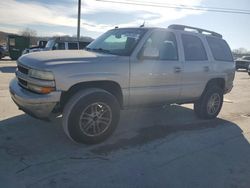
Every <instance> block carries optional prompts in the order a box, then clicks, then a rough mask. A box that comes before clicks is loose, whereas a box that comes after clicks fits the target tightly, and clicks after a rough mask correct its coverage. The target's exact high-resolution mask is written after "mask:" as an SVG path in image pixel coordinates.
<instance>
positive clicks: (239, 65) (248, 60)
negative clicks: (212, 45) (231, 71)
mask: <svg viewBox="0 0 250 188" xmlns="http://www.w3.org/2000/svg"><path fill="white" fill-rule="evenodd" d="M235 63H236V70H238V69H245V70H248V66H249V65H250V56H243V57H241V58H238V59H236V60H235Z"/></svg>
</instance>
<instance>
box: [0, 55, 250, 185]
mask: <svg viewBox="0 0 250 188" xmlns="http://www.w3.org/2000/svg"><path fill="white" fill-rule="evenodd" d="M15 69H16V63H15V61H10V60H8V59H4V60H0V187H1V188H16V187H19V188H40V187H41V188H42V187H49V188H50V187H51V188H57V187H58V188H64V187H66V188H78V187H79V188H82V187H88V188H90V187H107V188H112V187H114V188H119V187H122V188H123V187H138V188H140V187H142V188H147V187H149V188H151V187H152V188H155V187H157V188H158V187H164V188H249V187H250V143H249V141H250V76H248V74H247V73H246V72H243V71H240V72H237V73H236V77H235V82H234V88H233V90H232V92H231V93H230V94H227V95H226V96H225V100H224V104H223V108H222V111H221V113H220V115H219V117H218V118H217V119H214V120H200V119H198V118H197V117H196V116H195V115H194V112H193V105H191V104H189V105H181V106H179V105H171V106H163V107H161V108H140V109H131V110H125V111H122V115H121V120H120V124H119V126H118V128H117V130H116V131H115V132H114V134H113V135H112V136H111V138H110V139H108V140H107V141H105V142H103V143H101V144H98V145H84V144H76V143H73V142H72V141H71V140H69V139H68V138H67V137H66V136H65V134H64V132H63V130H62V126H61V118H60V117H59V118H57V119H55V120H53V121H52V122H44V121H40V120H37V119H34V118H32V117H30V116H28V115H25V114H24V113H23V112H22V111H20V110H18V109H17V107H16V105H15V104H14V103H13V102H12V100H11V98H10V95H9V91H8V84H9V81H10V80H11V79H12V78H13V77H14V72H15Z"/></svg>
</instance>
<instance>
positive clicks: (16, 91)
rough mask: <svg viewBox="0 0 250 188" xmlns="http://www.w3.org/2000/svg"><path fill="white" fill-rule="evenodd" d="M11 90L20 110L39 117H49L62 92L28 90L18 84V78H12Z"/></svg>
mask: <svg viewBox="0 0 250 188" xmlns="http://www.w3.org/2000/svg"><path fill="white" fill-rule="evenodd" d="M9 91H10V94H11V98H12V100H13V101H14V102H15V103H16V105H17V106H18V107H19V109H20V110H23V111H24V112H26V113H27V114H29V115H31V116H33V117H36V118H39V119H46V118H49V117H50V115H51V114H52V111H53V109H54V108H55V106H56V104H57V103H59V101H60V97H61V92H59V91H55V92H51V93H50V94H37V93H33V92H31V91H28V90H27V89H24V88H22V87H21V86H20V85H19V84H18V81H17V79H16V78H14V79H13V80H11V82H10V86H9Z"/></svg>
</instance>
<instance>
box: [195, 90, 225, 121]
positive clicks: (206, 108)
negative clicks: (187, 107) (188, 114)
mask: <svg viewBox="0 0 250 188" xmlns="http://www.w3.org/2000/svg"><path fill="white" fill-rule="evenodd" d="M222 104H223V90H222V89H221V88H219V87H217V86H212V87H209V88H207V89H206V91H205V93H204V94H203V95H202V96H201V98H200V99H199V100H198V101H196V102H195V103H194V111H195V113H196V115H197V116H198V117H200V118H203V119H213V118H216V117H217V115H218V114H219V112H220V110H221V107H222Z"/></svg>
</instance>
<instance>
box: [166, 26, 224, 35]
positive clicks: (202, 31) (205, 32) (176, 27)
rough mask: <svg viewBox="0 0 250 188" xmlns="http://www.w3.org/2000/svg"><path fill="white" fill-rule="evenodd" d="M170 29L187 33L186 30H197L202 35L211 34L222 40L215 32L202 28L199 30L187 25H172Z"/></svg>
mask: <svg viewBox="0 0 250 188" xmlns="http://www.w3.org/2000/svg"><path fill="white" fill-rule="evenodd" d="M168 28H169V29H175V30H182V31H185V29H191V30H196V31H197V32H198V33H201V34H209V35H212V36H214V37H218V38H222V35H221V34H219V33H216V32H213V31H209V30H205V29H201V28H197V27H190V26H187V25H176V24H174V25H170V26H168Z"/></svg>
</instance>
